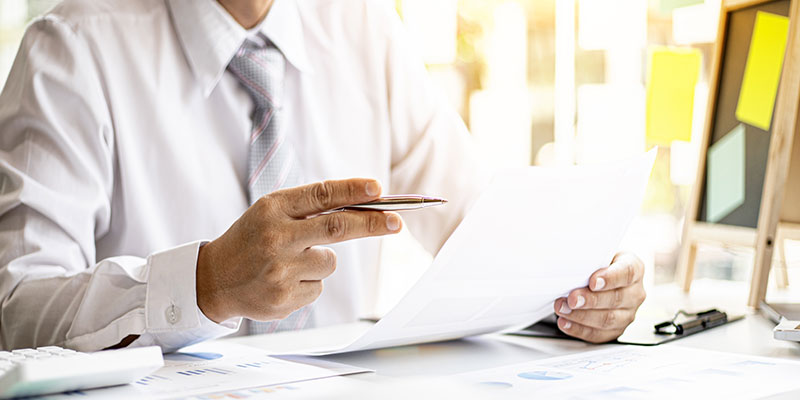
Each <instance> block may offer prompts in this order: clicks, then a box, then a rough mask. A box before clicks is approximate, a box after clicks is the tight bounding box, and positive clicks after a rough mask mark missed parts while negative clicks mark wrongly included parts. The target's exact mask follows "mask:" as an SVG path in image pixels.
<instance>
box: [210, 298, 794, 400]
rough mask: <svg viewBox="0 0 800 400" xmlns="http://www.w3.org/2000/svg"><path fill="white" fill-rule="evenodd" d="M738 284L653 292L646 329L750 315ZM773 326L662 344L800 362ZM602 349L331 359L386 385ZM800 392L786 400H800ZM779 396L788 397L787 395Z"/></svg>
mask: <svg viewBox="0 0 800 400" xmlns="http://www.w3.org/2000/svg"><path fill="white" fill-rule="evenodd" d="M740 286H742V288H743V285H736V284H733V285H730V284H722V285H717V284H711V285H709V284H704V283H698V284H697V285H696V286H695V289H694V290H695V292H693V294H692V295H691V296H685V295H684V294H683V293H681V292H680V291H679V290H677V288H676V287H659V288H656V289H655V290H652V291H651V294H650V296H649V298H648V301H647V302H646V303H645V305H644V306H643V307H642V310H641V311H640V313H639V316H641V317H642V318H641V322H640V323H641V324H643V325H645V326H644V329H648V327H647V326H649V327H650V328H649V329H652V321H653V320H656V321H657V320H659V319H661V320H663V318H664V316H666V315H668V314H671V313H673V312H674V311H675V307H685V308H686V309H688V310H700V309H704V308H710V307H718V308H720V309H722V310H724V311H728V312H729V313H736V312H737V311H746V309H744V307H742V305H743V304H744V300H745V299H746V296H745V295H744V294H740V293H739V291H740ZM353 326H354V325H341V326H333V327H327V328H321V329H313V330H307V331H302V332H295V333H278V334H272V335H264V336H250V337H238V338H232V339H226V340H232V341H235V342H238V343H241V344H245V345H249V346H254V347H259V348H263V349H267V350H272V351H282V350H286V349H292V348H300V347H302V346H303V345H304V343H310V342H313V343H320V341H324V340H325V339H326V338H331V337H333V336H334V335H338V334H341V333H342V332H346V331H347V330H348V329H353ZM773 327H774V324H773V323H771V322H770V321H769V320H767V319H766V318H765V317H762V316H761V315H759V314H756V313H752V312H749V313H748V315H747V316H746V317H745V319H744V320H741V321H737V322H733V323H730V324H727V325H725V326H721V327H718V328H715V329H713V330H710V331H708V332H703V333H699V334H696V335H693V336H690V337H687V338H685V339H681V340H677V341H674V342H672V343H668V344H665V345H663V346H684V347H696V348H702V349H707V350H717V351H727V352H735V353H742V354H749V355H758V356H768V357H782V358H788V359H794V360H800V345H798V344H796V343H790V342H784V341H778V340H774V339H773V338H772V328H773ZM603 346H606V347H607V346H614V345H602V346H597V345H591V344H587V343H583V342H578V341H571V340H560V339H544V338H529V337H518V336H508V335H486V336H482V337H477V338H470V339H464V340H459V341H451V342H444V343H433V344H426V345H419V346H406V347H400V348H392V349H382V350H374V351H364V352H357V353H350V354H340V355H334V356H327V357H326V359H328V360H331V361H337V362H342V363H345V364H350V365H355V366H359V367H364V368H369V369H372V370H375V371H376V372H375V373H368V374H360V375H354V376H352V377H350V378H348V379H354V380H362V381H363V380H365V381H370V382H378V383H379V382H382V381H391V382H396V381H397V380H403V379H412V378H420V377H426V378H427V377H435V376H443V375H450V374H455V373H462V372H469V371H475V370H480V369H486V368H491V367H499V366H504V365H510V364H514V363H520V362H525V361H531V360H535V359H541V358H547V357H554V356H560V355H566V354H571V353H575V352H580V351H586V350H594V349H599V348H603ZM798 395H800V392H797V393H793V394H791V395H787V396H785V398H798V397H800V396H798ZM780 398H784V397H783V396H782V397H780Z"/></svg>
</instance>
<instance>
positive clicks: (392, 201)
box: [331, 194, 447, 211]
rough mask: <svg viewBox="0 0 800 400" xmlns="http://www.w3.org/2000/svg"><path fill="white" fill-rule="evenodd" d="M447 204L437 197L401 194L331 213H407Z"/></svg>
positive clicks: (342, 208)
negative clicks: (347, 211) (351, 211)
mask: <svg viewBox="0 0 800 400" xmlns="http://www.w3.org/2000/svg"><path fill="white" fill-rule="evenodd" d="M445 203H447V200H445V199H442V198H438V197H428V196H421V195H416V194H403V195H395V196H383V197H380V198H378V199H377V200H373V201H370V202H369V203H361V204H352V205H349V206H345V207H341V208H337V209H335V210H331V211H345V210H356V211H359V210H360V211H409V210H418V209H420V208H426V207H433V206H440V205H442V204H445Z"/></svg>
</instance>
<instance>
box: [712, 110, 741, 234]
mask: <svg viewBox="0 0 800 400" xmlns="http://www.w3.org/2000/svg"><path fill="white" fill-rule="evenodd" d="M744 177H745V126H744V125H743V124H739V125H738V126H737V127H736V128H733V130H731V131H730V132H728V134H727V135H725V137H723V138H722V139H720V140H718V141H717V142H716V143H714V144H713V145H712V146H711V147H710V148H709V149H708V177H707V179H706V182H708V184H707V185H706V221H708V222H719V221H720V220H721V219H723V218H725V217H726V216H727V215H728V214H730V213H731V212H733V210H735V209H737V208H738V207H739V206H741V205H742V204H744V196H745V178H744Z"/></svg>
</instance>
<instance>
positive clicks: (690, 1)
mask: <svg viewBox="0 0 800 400" xmlns="http://www.w3.org/2000/svg"><path fill="white" fill-rule="evenodd" d="M703 2H704V0H661V12H662V13H665V14H666V13H669V12H672V10H674V9H676V8H681V7H687V6H693V5H695V4H702V3H703Z"/></svg>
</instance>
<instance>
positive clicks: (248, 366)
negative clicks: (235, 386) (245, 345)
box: [236, 361, 270, 368]
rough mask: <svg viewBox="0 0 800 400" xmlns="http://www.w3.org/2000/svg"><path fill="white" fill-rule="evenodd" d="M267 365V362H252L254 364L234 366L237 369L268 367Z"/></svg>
mask: <svg viewBox="0 0 800 400" xmlns="http://www.w3.org/2000/svg"><path fill="white" fill-rule="evenodd" d="M269 364H270V363H269V362H266V361H260V362H254V363H245V364H236V366H237V367H239V368H261V367H262V366H264V365H269Z"/></svg>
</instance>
